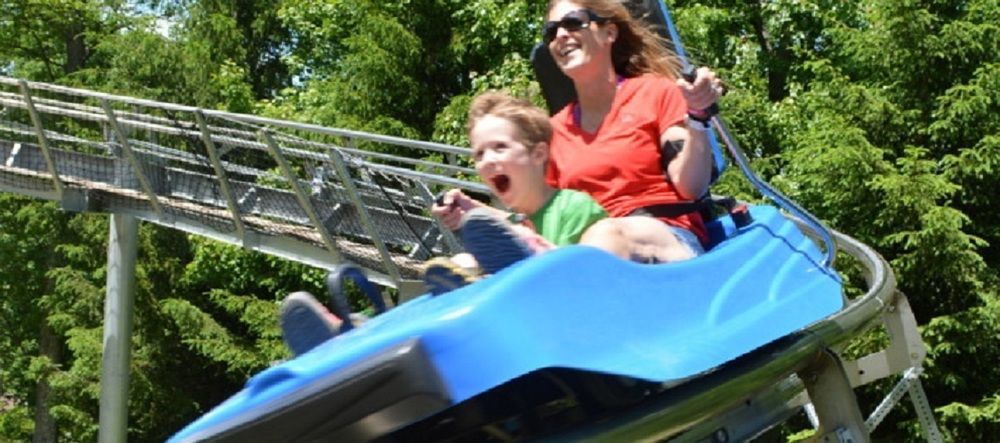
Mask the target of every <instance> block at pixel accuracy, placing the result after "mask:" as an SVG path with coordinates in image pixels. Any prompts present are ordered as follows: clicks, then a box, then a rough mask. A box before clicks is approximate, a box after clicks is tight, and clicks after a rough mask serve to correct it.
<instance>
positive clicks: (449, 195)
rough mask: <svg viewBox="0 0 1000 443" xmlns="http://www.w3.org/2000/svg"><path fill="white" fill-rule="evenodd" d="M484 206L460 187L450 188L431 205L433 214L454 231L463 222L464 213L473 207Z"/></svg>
mask: <svg viewBox="0 0 1000 443" xmlns="http://www.w3.org/2000/svg"><path fill="white" fill-rule="evenodd" d="M479 206H483V204H482V203H480V202H478V201H476V200H473V199H472V198H470V197H469V196H468V195H465V194H464V193H462V191H461V190H459V189H449V190H448V191H447V192H445V193H444V195H442V196H441V198H439V199H438V200H437V201H435V202H434V205H433V206H431V214H434V216H435V217H437V218H438V219H440V220H441V223H442V224H443V225H444V226H445V227H446V228H448V229H450V230H452V231H454V230H456V229H458V228H459V226H461V224H462V215H464V214H465V213H466V212H468V211H469V210H470V209H472V208H476V207H479Z"/></svg>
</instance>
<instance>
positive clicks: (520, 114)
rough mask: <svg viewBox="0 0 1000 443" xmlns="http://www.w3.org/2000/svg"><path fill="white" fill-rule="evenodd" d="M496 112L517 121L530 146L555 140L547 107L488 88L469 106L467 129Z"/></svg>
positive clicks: (525, 142)
mask: <svg viewBox="0 0 1000 443" xmlns="http://www.w3.org/2000/svg"><path fill="white" fill-rule="evenodd" d="M488 115H492V116H494V117H499V118H502V119H506V120H508V121H510V122H511V123H513V124H514V126H516V127H517V128H518V132H520V135H521V138H522V140H519V141H520V142H521V143H524V145H525V146H526V147H527V148H528V149H529V150H532V149H534V148H535V145H537V144H539V143H543V142H544V143H548V142H549V140H551V139H552V123H551V122H549V116H548V114H546V113H545V111H544V110H542V109H541V108H539V107H538V106H535V105H534V104H532V103H531V102H530V101H528V100H525V99H523V98H517V97H513V96H511V95H509V94H507V93H504V92H500V91H486V92H484V93H482V94H479V95H478V96H476V98H475V99H473V100H472V105H471V106H469V120H468V123H467V124H466V130H467V131H469V132H472V128H473V127H475V126H476V123H478V122H479V120H480V119H482V118H483V117H486V116H488Z"/></svg>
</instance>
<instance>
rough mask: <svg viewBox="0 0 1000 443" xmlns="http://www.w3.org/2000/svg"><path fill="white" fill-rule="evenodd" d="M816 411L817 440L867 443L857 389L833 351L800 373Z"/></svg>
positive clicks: (866, 430)
mask: <svg viewBox="0 0 1000 443" xmlns="http://www.w3.org/2000/svg"><path fill="white" fill-rule="evenodd" d="M799 378H800V379H802V382H803V384H805V386H806V391H807V392H808V393H809V399H810V400H812V404H813V407H814V408H815V410H816V416H817V418H818V419H819V429H817V430H816V435H817V436H818V440H817V441H821V442H838V441H839V442H845V443H846V442H851V443H867V442H868V441H869V436H868V428H867V426H865V419H864V417H863V416H862V415H861V410H860V409H859V408H858V400H857V398H856V397H855V395H854V389H852V388H851V383H850V382H849V381H848V379H847V374H845V373H844V367H843V365H842V364H841V362H840V358H839V357H837V355H836V354H834V353H833V352H832V351H830V350H825V351H823V352H820V353H819V354H818V356H817V358H816V360H815V361H814V362H813V363H812V364H810V365H809V366H808V367H807V368H806V369H804V370H802V371H801V372H799Z"/></svg>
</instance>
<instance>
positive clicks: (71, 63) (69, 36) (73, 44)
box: [63, 23, 89, 74]
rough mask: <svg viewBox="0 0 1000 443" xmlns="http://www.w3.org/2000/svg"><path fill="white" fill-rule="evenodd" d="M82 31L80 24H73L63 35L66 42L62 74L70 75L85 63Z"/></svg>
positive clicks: (85, 52)
mask: <svg viewBox="0 0 1000 443" xmlns="http://www.w3.org/2000/svg"><path fill="white" fill-rule="evenodd" d="M83 31H84V29H83V26H82V25H81V24H80V23H73V24H72V25H70V26H69V28H68V29H67V30H66V33H65V34H64V35H63V37H64V39H65V41H66V64H65V65H63V73H65V74H72V73H74V72H76V71H79V70H80V68H83V64H84V62H86V61H87V53H88V52H89V50H88V48H87V42H86V41H85V40H84V38H83V36H84V33H83Z"/></svg>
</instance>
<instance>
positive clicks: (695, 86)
mask: <svg viewBox="0 0 1000 443" xmlns="http://www.w3.org/2000/svg"><path fill="white" fill-rule="evenodd" d="M695 74H696V77H695V79H694V81H693V82H688V81H687V80H684V79H683V78H678V79H677V86H678V87H680V88H681V94H683V95H684V100H685V101H687V105H688V109H690V110H693V111H701V110H705V109H708V108H709V107H711V106H712V104H713V103H715V102H716V101H718V100H719V97H721V96H722V93H723V91H724V89H723V87H722V80H720V79H718V78H717V77H716V76H715V72H713V71H712V70H711V69H708V68H698V70H697V71H695Z"/></svg>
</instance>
